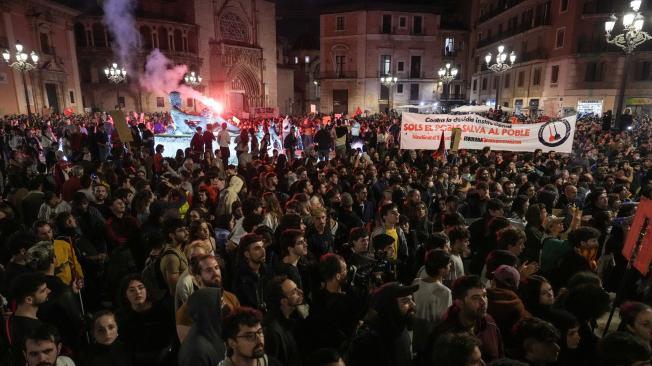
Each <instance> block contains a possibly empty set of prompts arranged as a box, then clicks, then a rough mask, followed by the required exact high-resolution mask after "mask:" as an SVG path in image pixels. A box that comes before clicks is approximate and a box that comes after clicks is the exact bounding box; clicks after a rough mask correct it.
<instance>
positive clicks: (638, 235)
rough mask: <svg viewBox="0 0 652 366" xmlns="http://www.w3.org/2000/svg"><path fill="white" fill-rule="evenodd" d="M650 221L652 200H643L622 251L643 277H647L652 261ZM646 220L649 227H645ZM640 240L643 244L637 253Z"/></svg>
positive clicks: (651, 217) (651, 222)
mask: <svg viewBox="0 0 652 366" xmlns="http://www.w3.org/2000/svg"><path fill="white" fill-rule="evenodd" d="M650 219H652V200H647V199H641V202H639V204H638V208H637V209H636V214H635V215H634V220H633V221H632V224H631V226H630V228H629V232H628V233H627V238H626V239H625V243H624V245H623V250H622V254H623V256H624V257H625V258H626V259H627V260H633V261H634V268H636V269H637V270H638V271H639V272H641V274H643V276H645V275H647V272H648V270H649V268H650V262H651V261H652V240H651V239H650V233H651V232H652V230H650V229H651V226H652V225H651V224H652V221H651V220H650ZM646 220H647V225H648V227H645V224H646ZM642 234H643V235H642ZM639 240H641V244H640V247H639V248H638V251H637V248H636V244H637V241H639ZM635 252H636V253H635ZM632 257H634V258H632Z"/></svg>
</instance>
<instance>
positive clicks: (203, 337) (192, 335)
mask: <svg viewBox="0 0 652 366" xmlns="http://www.w3.org/2000/svg"><path fill="white" fill-rule="evenodd" d="M221 298H222V294H221V292H220V290H219V289H217V288H202V289H199V290H197V291H195V292H194V293H193V294H192V295H191V296H190V298H189V299H188V310H189V312H190V317H191V318H192V321H193V322H192V324H193V325H192V327H191V328H190V332H189V333H188V336H187V337H186V339H185V340H184V342H183V344H181V349H180V350H179V366H215V365H217V364H218V363H220V361H222V360H223V359H224V355H225V353H226V348H225V346H224V341H223V340H222V338H221V337H220V333H221V331H222V327H221V325H220V324H221V319H222V314H221V303H220V302H221Z"/></svg>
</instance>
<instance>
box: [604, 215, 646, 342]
mask: <svg viewBox="0 0 652 366" xmlns="http://www.w3.org/2000/svg"><path fill="white" fill-rule="evenodd" d="M649 224H650V218H649V217H645V220H643V227H642V228H641V231H640V232H639V233H638V239H637V240H636V245H634V248H633V249H632V256H631V257H630V258H629V261H627V267H625V273H624V274H623V277H622V278H621V279H620V285H619V286H618V290H617V292H616V298H615V299H614V302H613V304H612V305H611V311H610V312H609V318H608V319H607V324H605V326H604V331H603V333H602V336H603V337H604V336H605V335H607V332H608V331H609V326H610V325H611V320H612V319H613V316H614V312H615V311H616V305H617V304H618V302H619V301H620V300H621V299H622V296H623V291H625V286H626V285H627V277H628V276H627V274H628V273H629V272H630V271H631V270H632V267H633V266H634V263H635V262H636V259H637V257H638V253H639V252H640V251H641V246H642V245H643V239H645V235H647V230H648V225H649ZM605 244H606V243H605Z"/></svg>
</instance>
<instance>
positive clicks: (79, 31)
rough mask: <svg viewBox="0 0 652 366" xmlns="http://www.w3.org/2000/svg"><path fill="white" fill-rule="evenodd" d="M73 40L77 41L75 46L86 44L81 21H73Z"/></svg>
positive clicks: (84, 31) (85, 45) (84, 29)
mask: <svg viewBox="0 0 652 366" xmlns="http://www.w3.org/2000/svg"><path fill="white" fill-rule="evenodd" d="M75 42H77V47H87V46H88V43H87V42H86V28H85V27H84V25H83V24H81V23H75Z"/></svg>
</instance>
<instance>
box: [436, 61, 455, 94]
mask: <svg viewBox="0 0 652 366" xmlns="http://www.w3.org/2000/svg"><path fill="white" fill-rule="evenodd" d="M437 75H439V81H440V82H441V83H442V84H444V85H446V94H447V95H448V98H450V94H451V86H450V83H451V82H452V81H453V80H455V78H456V77H457V68H455V67H452V68H451V64H446V66H445V67H442V68H441V69H439V71H438V72H437Z"/></svg>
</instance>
